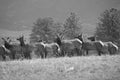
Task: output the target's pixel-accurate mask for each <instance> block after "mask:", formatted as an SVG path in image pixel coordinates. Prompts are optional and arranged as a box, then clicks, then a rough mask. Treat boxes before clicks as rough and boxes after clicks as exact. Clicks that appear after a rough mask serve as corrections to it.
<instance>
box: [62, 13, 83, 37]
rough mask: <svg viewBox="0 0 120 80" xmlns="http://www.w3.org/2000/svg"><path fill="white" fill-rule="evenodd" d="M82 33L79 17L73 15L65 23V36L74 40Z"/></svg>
mask: <svg viewBox="0 0 120 80" xmlns="http://www.w3.org/2000/svg"><path fill="white" fill-rule="evenodd" d="M80 32H81V25H80V24H79V17H77V15H76V14H75V13H71V14H70V16H69V17H68V18H67V19H66V21H65V23H64V35H65V37H67V38H74V37H75V36H76V35H78V34H80Z"/></svg>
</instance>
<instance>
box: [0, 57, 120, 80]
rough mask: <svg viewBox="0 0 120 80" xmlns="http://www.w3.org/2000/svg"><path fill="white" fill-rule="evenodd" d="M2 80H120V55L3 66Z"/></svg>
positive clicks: (18, 62)
mask: <svg viewBox="0 0 120 80" xmlns="http://www.w3.org/2000/svg"><path fill="white" fill-rule="evenodd" d="M0 80H120V55H114V56H109V55H107V56H87V57H72V58H68V57H65V58H51V59H50V58H49V59H33V60H23V61H7V62H0Z"/></svg>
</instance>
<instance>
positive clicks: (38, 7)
mask: <svg viewBox="0 0 120 80" xmlns="http://www.w3.org/2000/svg"><path fill="white" fill-rule="evenodd" d="M112 7H115V8H117V9H120V0H0V29H9V30H24V29H28V28H29V27H30V26H32V24H33V22H35V21H36V19H37V18H39V17H52V18H53V19H54V20H56V21H59V22H64V21H65V19H66V18H67V17H68V16H69V14H70V12H75V13H76V14H77V15H78V16H79V17H80V20H81V22H82V23H84V24H88V25H95V23H96V22H97V18H98V16H99V15H100V13H102V12H103V11H104V10H105V9H109V8H112Z"/></svg>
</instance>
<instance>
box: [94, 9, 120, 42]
mask: <svg viewBox="0 0 120 80" xmlns="http://www.w3.org/2000/svg"><path fill="white" fill-rule="evenodd" d="M95 35H97V38H98V39H100V40H103V41H112V42H118V40H119V39H120V11H119V10H117V9H115V8H111V9H109V10H105V11H104V12H103V13H102V14H101V15H100V17H99V22H98V26H97V28H96V33H95Z"/></svg>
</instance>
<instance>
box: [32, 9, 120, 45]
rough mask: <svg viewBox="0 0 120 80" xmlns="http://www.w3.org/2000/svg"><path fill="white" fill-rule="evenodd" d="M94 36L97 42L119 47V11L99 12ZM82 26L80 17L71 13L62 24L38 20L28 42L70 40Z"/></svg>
mask: <svg viewBox="0 0 120 80" xmlns="http://www.w3.org/2000/svg"><path fill="white" fill-rule="evenodd" d="M98 20H99V21H98V23H97V25H96V30H95V34H94V35H95V36H97V37H96V38H97V39H98V40H102V41H112V42H113V43H116V44H118V46H119V45H120V39H119V38H120V10H118V9H115V8H110V9H107V10H105V11H104V12H101V14H100V16H99V17H98ZM82 28H83V26H82V25H81V22H80V17H79V16H78V15H76V13H74V12H71V13H70V15H69V17H68V18H67V19H66V20H65V22H64V23H59V22H55V21H54V19H53V18H51V17H45V18H38V19H37V20H36V22H34V23H33V28H32V33H31V35H30V42H37V41H39V40H43V41H46V42H52V41H53V40H54V38H55V36H56V35H59V36H60V37H61V39H64V38H65V39H72V38H74V37H75V36H77V35H79V34H80V33H81V30H82Z"/></svg>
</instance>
